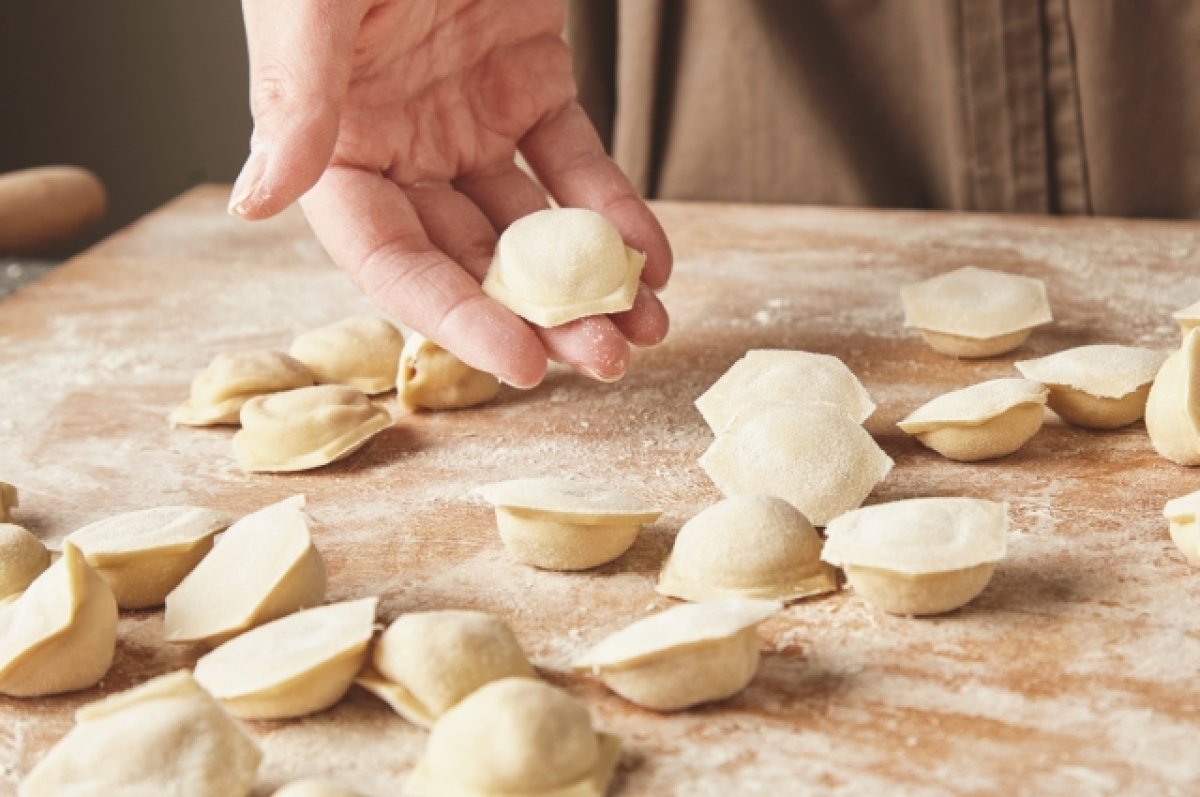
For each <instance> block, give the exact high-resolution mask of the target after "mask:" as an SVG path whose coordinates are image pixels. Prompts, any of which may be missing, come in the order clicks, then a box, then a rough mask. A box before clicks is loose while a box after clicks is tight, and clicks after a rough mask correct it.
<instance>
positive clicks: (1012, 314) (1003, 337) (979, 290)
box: [900, 266, 1053, 357]
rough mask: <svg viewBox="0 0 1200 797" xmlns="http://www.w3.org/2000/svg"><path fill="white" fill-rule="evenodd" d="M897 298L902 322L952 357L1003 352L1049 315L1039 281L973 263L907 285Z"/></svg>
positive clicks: (1042, 286) (936, 348)
mask: <svg viewBox="0 0 1200 797" xmlns="http://www.w3.org/2000/svg"><path fill="white" fill-rule="evenodd" d="M900 298H901V300H902V301H903V303H904V325H905V326H907V327H913V328H916V329H918V330H920V332H921V335H922V336H923V337H924V338H925V342H926V343H928V344H929V345H930V346H931V347H932V348H933V350H934V351H937V352H940V353H942V354H948V355H950V356H951V357H994V356H996V355H998V354H1004V353H1005V352H1009V351H1012V350H1013V349H1015V348H1017V347H1018V346H1020V345H1021V344H1022V343H1024V342H1025V339H1026V338H1028V337H1029V333H1030V332H1031V331H1032V330H1033V328H1034V327H1036V326H1039V325H1041V324H1048V323H1050V321H1052V320H1053V318H1052V317H1051V315H1050V303H1049V301H1048V300H1047V299H1046V286H1045V284H1044V283H1043V282H1042V281H1041V280H1039V279H1033V278H1032V277H1020V276H1017V275H1016V274H1006V273H1004V272H1002V271H992V270H990V269H984V268H975V267H974V266H968V267H966V268H960V269H958V270H957V271H951V272H948V273H946V274H939V275H938V276H936V277H933V278H932V279H927V280H925V281H924V282H918V283H916V284H915V285H908V286H906V287H904V288H903V289H902V290H901V291H900Z"/></svg>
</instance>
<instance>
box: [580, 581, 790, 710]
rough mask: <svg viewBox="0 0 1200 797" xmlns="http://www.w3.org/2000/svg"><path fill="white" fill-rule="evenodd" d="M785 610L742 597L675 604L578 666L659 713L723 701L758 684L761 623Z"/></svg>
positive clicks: (601, 647) (615, 638) (606, 642)
mask: <svg viewBox="0 0 1200 797" xmlns="http://www.w3.org/2000/svg"><path fill="white" fill-rule="evenodd" d="M782 608H783V605H782V604H781V603H779V602H777V601H761V600H743V599H724V600H712V601H704V602H701V603H687V604H683V605H680V606H673V607H672V608H670V609H667V610H666V611H662V612H659V613H657V614H653V615H651V616H649V617H646V618H644V619H642V620H639V621H637V622H635V623H633V624H632V625H629V626H626V627H625V628H623V629H621V630H620V631H617V632H616V633H614V634H611V635H610V636H608V637H606V638H605V639H603V640H602V641H600V642H599V643H598V644H597V645H596V646H595V647H594V648H592V649H591V650H590V651H589V652H588V653H586V654H584V655H583V656H582V657H580V658H579V659H578V660H577V661H576V662H575V664H574V667H575V669H577V670H590V671H591V672H592V673H594V674H595V675H596V676H597V677H599V678H600V679H601V680H602V681H603V682H604V684H605V686H607V687H608V688H609V689H611V690H613V691H614V692H616V693H617V694H619V695H621V697H623V698H625V699H626V700H628V701H630V702H632V703H636V704H637V705H639V706H643V707H645V708H650V709H654V710H656V711H678V710H680V709H684V708H688V707H689V706H695V705H699V704H700V703H709V702H712V701H715V700H724V699H726V698H729V697H732V696H733V695H735V694H737V693H738V692H740V691H742V690H743V689H745V688H746V686H747V685H748V684H749V683H750V681H751V680H753V678H754V674H755V672H757V670H758V661H759V640H758V632H757V627H758V624H759V623H761V622H763V621H764V620H766V619H767V618H768V617H770V616H771V615H773V614H777V613H778V612H779V611H780V610H781V609H782Z"/></svg>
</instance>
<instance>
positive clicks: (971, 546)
mask: <svg viewBox="0 0 1200 797" xmlns="http://www.w3.org/2000/svg"><path fill="white" fill-rule="evenodd" d="M1007 530H1008V510H1007V507H1006V506H1005V505H1004V504H1000V503H996V502H995V501H985V500H982V499H978V498H912V499H908V500H905V501H893V502H891V503H887V504H875V505H874V506H868V507H863V508H862V509H857V510H855V511H853V512H847V513H846V514H845V515H842V516H841V517H839V518H837V519H835V520H834V521H833V522H832V523H830V524H829V526H828V527H827V528H826V529H825V533H826V541H825V549H824V550H823V551H822V553H821V558H823V559H824V560H825V561H826V562H829V563H830V564H834V565H838V566H840V567H844V568H845V570H846V578H847V580H848V581H849V582H850V586H852V587H853V588H854V590H855V592H858V593H859V594H861V595H863V596H864V597H865V598H867V600H869V601H871V603H874V604H875V605H876V606H878V607H879V608H881V609H883V610H884V611H885V612H888V613H889V614H898V615H926V614H941V613H943V612H949V611H953V610H954V609H957V608H959V607H960V606H963V605H965V604H966V603H968V602H969V601H971V600H972V599H973V598H974V597H975V596H976V595H978V594H979V593H980V592H982V591H983V588H984V587H986V586H987V583H988V581H989V580H991V577H992V573H993V571H995V569H996V562H998V561H1000V560H1001V559H1003V558H1004V552H1005V548H1006V540H1005V537H1006V533H1007Z"/></svg>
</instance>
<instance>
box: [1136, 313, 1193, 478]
mask: <svg viewBox="0 0 1200 797" xmlns="http://www.w3.org/2000/svg"><path fill="white" fill-rule="evenodd" d="M1146 431H1148V432H1149V433H1150V442H1151V443H1153V444H1154V450H1155V451H1157V452H1158V453H1159V454H1161V455H1162V456H1164V457H1166V458H1167V459H1169V460H1171V461H1172V462H1177V463H1179V464H1180V465H1200V329H1193V330H1192V331H1191V332H1189V333H1188V334H1187V337H1185V338H1184V339H1183V346H1182V347H1181V348H1180V349H1179V351H1177V352H1175V353H1174V354H1172V355H1171V356H1170V357H1168V358H1167V361H1166V362H1164V363H1163V366H1162V368H1160V369H1159V371H1158V376H1156V377H1155V378H1154V384H1153V385H1152V386H1151V387H1150V395H1149V397H1148V398H1147V400H1146Z"/></svg>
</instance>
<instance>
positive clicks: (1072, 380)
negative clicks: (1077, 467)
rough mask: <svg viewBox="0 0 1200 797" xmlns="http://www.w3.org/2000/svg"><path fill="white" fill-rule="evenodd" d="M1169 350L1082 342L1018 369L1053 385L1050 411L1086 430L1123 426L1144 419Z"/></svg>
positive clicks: (1027, 362)
mask: <svg viewBox="0 0 1200 797" xmlns="http://www.w3.org/2000/svg"><path fill="white" fill-rule="evenodd" d="M1166 358H1167V353H1166V352H1163V351H1155V350H1154V349H1143V348H1140V347H1138V346H1108V345H1105V346H1079V347H1077V348H1074V349H1067V350H1066V351H1060V352H1058V353H1057V354H1051V355H1050V356H1048V357H1041V358H1039V359H1036V360H1022V361H1021V362H1018V363H1016V366H1017V370H1018V371H1020V372H1021V373H1022V374H1024V375H1025V376H1026V377H1028V378H1029V379H1036V380H1037V381H1039V382H1041V383H1042V384H1044V385H1045V386H1046V387H1048V388H1049V389H1050V398H1049V404H1050V409H1052V410H1054V411H1055V412H1057V413H1058V415H1059V417H1061V418H1062V419H1063V420H1064V421H1066V422H1067V423H1070V424H1074V425H1075V426H1082V427H1084V428H1085V429H1117V428H1120V427H1122V426H1128V425H1129V424H1131V423H1135V422H1137V421H1139V420H1141V418H1142V416H1143V415H1144V414H1145V413H1146V397H1147V396H1148V395H1149V394H1150V384H1151V383H1152V382H1153V381H1154V375H1155V374H1157V373H1158V369H1159V368H1160V367H1161V366H1162V364H1163V360H1165V359H1166Z"/></svg>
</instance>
